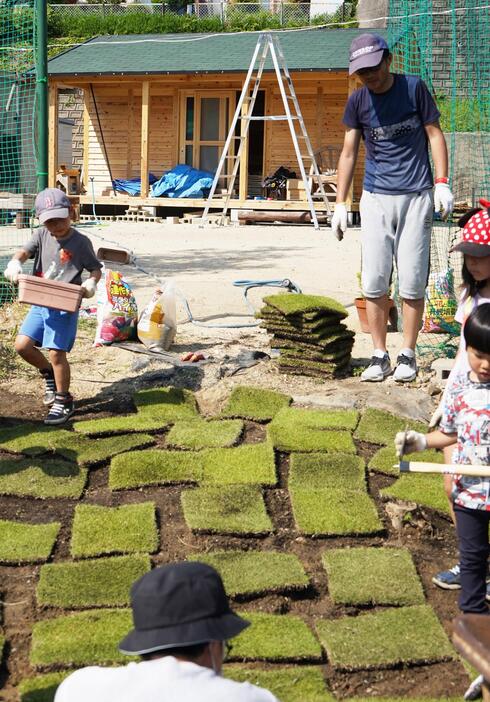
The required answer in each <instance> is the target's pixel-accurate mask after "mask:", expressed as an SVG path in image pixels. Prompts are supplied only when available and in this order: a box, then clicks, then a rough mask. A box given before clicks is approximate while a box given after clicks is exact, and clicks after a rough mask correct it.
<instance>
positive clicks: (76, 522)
mask: <svg viewBox="0 0 490 702" xmlns="http://www.w3.org/2000/svg"><path fill="white" fill-rule="evenodd" d="M157 548H158V533H157V527H156V522H155V504H154V503H153V502H142V503H140V504H135V505H123V506H122V507H101V506H99V505H77V506H76V508H75V516H74V518H73V527H72V536H71V545H70V550H71V555H72V556H73V557H74V558H89V557H90V556H100V555H102V554H112V553H153V552H154V551H156V550H157Z"/></svg>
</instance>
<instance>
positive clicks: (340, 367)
mask: <svg viewBox="0 0 490 702" xmlns="http://www.w3.org/2000/svg"><path fill="white" fill-rule="evenodd" d="M264 302H265V305H264V307H262V309H261V310H260V312H259V313H258V314H257V316H258V317H259V318H260V319H262V320H263V321H262V323H261V326H262V327H264V328H265V329H266V330H267V332H268V333H269V334H272V341H271V346H273V347H274V348H278V349H280V356H279V359H278V366H279V369H280V370H282V371H285V372H286V373H293V374H295V375H309V376H312V377H317V378H333V377H335V376H337V375H339V374H341V373H342V372H345V370H346V369H347V368H348V366H349V363H350V358H351V351H352V346H353V344H354V332H353V331H351V330H350V329H347V327H346V326H345V324H342V320H343V319H345V318H346V317H347V310H346V309H345V308H344V307H343V306H342V305H341V304H340V303H339V302H337V301H336V300H332V299H331V298H329V297H321V296H319V295H302V294H301V295H291V294H289V293H280V294H279V295H269V296H268V297H264Z"/></svg>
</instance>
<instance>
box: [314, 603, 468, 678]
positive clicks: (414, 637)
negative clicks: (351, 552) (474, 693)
mask: <svg viewBox="0 0 490 702" xmlns="http://www.w3.org/2000/svg"><path fill="white" fill-rule="evenodd" d="M316 630H317V632H318V636H319V637H320V641H321V642H322V644H323V646H324V647H325V649H326V652H327V656H328V659H329V661H330V663H331V664H332V665H333V667H334V668H339V669H341V670H364V669H369V668H391V667H393V666H396V665H399V664H404V665H408V664H421V663H435V662H436V661H443V660H448V659H450V658H455V657H456V654H455V651H454V649H453V648H452V646H451V643H450V642H449V639H448V637H447V635H446V633H445V631H444V629H443V628H442V626H441V624H440V622H439V620H438V618H437V616H436V615H435V613H434V611H433V610H432V609H431V608H430V607H428V606H426V605H416V606H414V607H400V608H396V609H388V610H385V611H383V612H375V613H369V614H360V615H359V616H357V617H343V618H341V619H333V620H327V619H325V620H320V621H317V623H316Z"/></svg>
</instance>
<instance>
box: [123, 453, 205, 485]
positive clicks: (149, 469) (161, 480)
mask: <svg viewBox="0 0 490 702" xmlns="http://www.w3.org/2000/svg"><path fill="white" fill-rule="evenodd" d="M202 462H203V457H202V455H201V453H193V452H190V451H162V450H161V449H148V450H145V451H129V452H128V453H123V454H121V455H119V456H115V457H114V458H113V459H112V461H111V467H110V469H109V487H110V489H111V490H128V489H130V488H135V487H143V486H145V485H168V484H172V483H195V482H198V481H199V480H201V477H202Z"/></svg>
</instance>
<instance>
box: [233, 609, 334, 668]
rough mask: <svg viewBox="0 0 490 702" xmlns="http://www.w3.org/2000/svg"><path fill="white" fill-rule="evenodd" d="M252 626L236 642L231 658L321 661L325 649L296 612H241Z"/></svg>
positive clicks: (234, 642)
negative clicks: (281, 613)
mask: <svg viewBox="0 0 490 702" xmlns="http://www.w3.org/2000/svg"><path fill="white" fill-rule="evenodd" d="M240 614H241V616H243V617H244V618H245V619H247V621H249V622H251V626H249V627H248V628H247V629H245V630H244V631H243V632H242V633H241V634H240V636H237V638H236V639H234V641H233V649H232V651H231V654H230V659H231V660H269V661H281V660H282V661H302V660H312V661H313V660H319V659H320V658H321V648H320V645H319V643H318V641H317V639H316V637H315V636H314V634H313V632H312V631H311V629H309V627H308V626H307V625H306V624H305V622H304V621H303V620H302V619H300V618H299V617H296V616H294V615H292V614H288V615H277V614H263V613H262V612H240Z"/></svg>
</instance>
